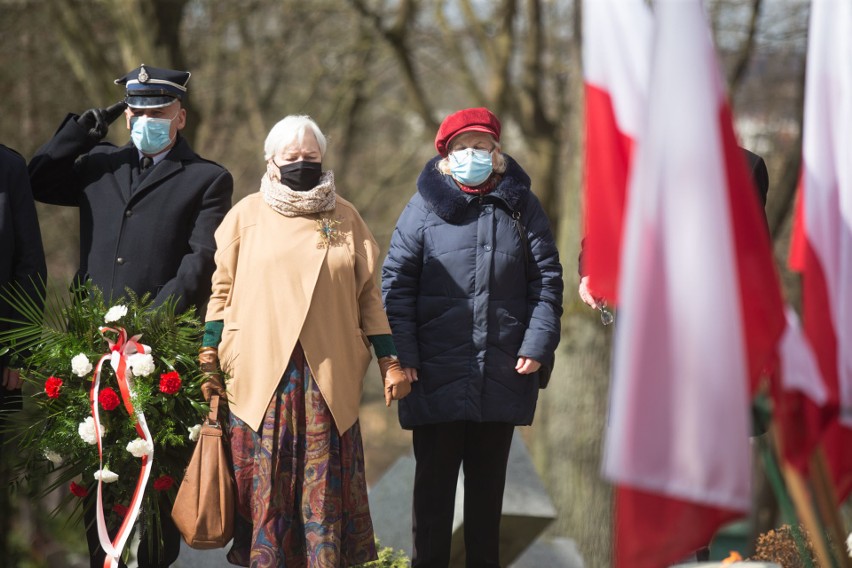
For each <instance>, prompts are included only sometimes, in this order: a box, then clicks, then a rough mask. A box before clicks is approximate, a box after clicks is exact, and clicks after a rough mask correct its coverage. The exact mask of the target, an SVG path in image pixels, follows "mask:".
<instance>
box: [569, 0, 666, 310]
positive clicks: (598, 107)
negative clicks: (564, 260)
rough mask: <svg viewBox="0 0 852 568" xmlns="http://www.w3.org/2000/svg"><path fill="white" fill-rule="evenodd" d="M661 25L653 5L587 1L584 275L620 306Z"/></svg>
mask: <svg viewBox="0 0 852 568" xmlns="http://www.w3.org/2000/svg"><path fill="white" fill-rule="evenodd" d="M652 31H653V21H652V16H651V12H650V10H649V9H648V6H647V5H646V4H645V0H586V2H585V3H584V4H583V74H584V83H585V99H586V126H585V128H586V132H585V137H586V143H585V148H586V156H585V162H586V163H585V174H584V180H583V184H584V204H585V209H584V224H585V237H584V242H583V253H582V254H583V260H582V264H583V268H582V270H583V274H584V275H588V276H589V288H590V290H591V292H592V294H593V295H594V296H596V297H602V298H606V300H607V301H608V302H609V303H610V304H615V302H616V300H617V298H616V294H617V285H618V266H619V258H620V256H621V253H620V251H621V237H622V226H623V217H624V207H625V197H626V193H627V191H626V190H627V179H628V176H629V172H630V163H631V158H632V156H633V154H634V148H635V143H636V139H637V138H638V136H639V132H640V130H641V128H642V123H643V120H644V116H645V111H646V100H647V93H648V77H649V76H650V70H649V67H650V64H651V40H652V37H651V34H652Z"/></svg>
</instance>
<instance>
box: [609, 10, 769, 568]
mask: <svg viewBox="0 0 852 568" xmlns="http://www.w3.org/2000/svg"><path fill="white" fill-rule="evenodd" d="M654 11H655V36H654V42H653V48H652V60H651V75H650V83H649V92H648V104H647V121H646V122H645V124H644V126H643V128H642V131H641V136H640V138H639V140H638V143H637V145H636V147H637V154H636V160H635V163H636V167H635V171H634V172H633V173H632V174H631V177H630V188H629V191H630V202H629V206H628V209H627V212H626V219H625V223H626V225H625V229H624V230H625V237H626V238H625V239H624V254H623V255H622V259H621V271H620V276H619V300H620V302H619V306H620V310H619V322H618V325H617V326H616V329H615V334H616V336H615V348H614V349H615V352H614V359H613V379H612V389H611V406H610V424H609V428H608V431H607V436H606V447H605V457H604V474H605V476H606V477H607V478H608V479H609V480H611V481H612V482H613V483H614V484H615V498H616V511H615V516H616V518H615V564H616V566H618V567H629V568H660V567H662V566H668V565H670V564H673V563H675V562H677V561H678V560H680V559H683V558H684V557H686V556H688V555H689V554H691V553H693V552H694V551H695V550H696V549H698V548H701V547H703V546H706V545H707V544H708V543H709V542H710V540H711V538H712V536H713V534H714V533H715V532H716V530H717V529H718V528H719V527H720V526H721V525H722V524H723V523H725V522H727V521H729V520H732V519H735V518H738V517H741V516H744V515H746V514H747V512H748V510H749V508H750V504H751V500H750V484H749V482H750V476H751V452H750V448H749V435H750V432H751V425H750V401H751V395H752V394H753V391H754V388H755V386H756V384H757V379H758V377H759V376H760V374H761V371H762V369H763V368H764V367H765V366H766V365H768V364H769V362H770V361H774V355H775V350H776V347H777V345H778V343H779V341H780V339H781V336H782V332H783V331H784V327H785V316H784V308H783V302H782V299H781V293H780V288H779V286H778V280H777V275H776V273H775V268H774V265H773V259H772V254H771V248H770V243H769V237H768V235H767V233H766V228H765V225H764V221H763V217H762V213H761V211H760V208H759V203H758V200H757V197H756V196H755V191H754V187H753V183H752V180H751V178H750V175H749V172H748V170H747V167H746V162H745V158H744V155H743V152H742V150H741V149H740V148H739V146H738V145H737V142H736V139H735V137H734V131H733V126H732V121H731V112H730V109H729V107H728V104H727V100H726V95H725V92H724V87H723V83H722V79H721V76H720V72H719V66H718V62H717V59H716V54H715V50H714V47H713V43H712V38H711V35H710V30H709V26H708V24H707V20H706V18H705V14H704V9H703V7H702V4H701V2H700V0H657V1H656V2H654Z"/></svg>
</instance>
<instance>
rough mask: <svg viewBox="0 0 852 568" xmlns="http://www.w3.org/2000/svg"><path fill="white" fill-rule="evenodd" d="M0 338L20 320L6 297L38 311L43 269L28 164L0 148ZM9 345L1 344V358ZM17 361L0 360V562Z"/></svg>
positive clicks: (17, 396) (7, 515) (8, 515)
mask: <svg viewBox="0 0 852 568" xmlns="http://www.w3.org/2000/svg"><path fill="white" fill-rule="evenodd" d="M0 243H3V246H2V247H0V332H7V331H12V330H14V329H15V324H14V323H12V322H11V321H9V320H24V319H25V318H24V317H23V316H21V315H19V314H18V313H17V311H16V310H15V309H14V308H13V307H12V306H11V305H9V302H8V301H7V300H6V299H5V298H6V294H7V293H12V294H14V295H17V294H18V293H23V294H24V295H25V296H27V297H29V299H30V300H31V301H32V302H33V304H34V305H36V306H41V305H43V301H44V289H43V286H44V283H45V281H46V280H47V267H46V265H45V261H44V247H43V246H42V242H41V232H40V231H39V225H38V216H37V215H36V208H35V203H34V202H33V196H32V192H31V191H30V178H29V177H28V176H27V163H26V161H25V160H24V158H23V157H21V156H20V155H19V154H18V153H17V152H15V151H13V150H11V149H10V148H7V147H6V146H3V145H2V144H0ZM6 347H10V346H8V345H5V346H4V345H3V344H2V343H0V353H3V352H4V351H5V348H6ZM19 364H20V362H19V361H18V356H15V355H13V354H12V353H5V354H3V355H0V379H2V384H0V487H2V489H0V558H6V557H7V538H8V535H9V533H10V531H11V523H12V511H11V503H10V500H9V491H8V489H9V484H10V482H9V474H10V472H9V465H10V464H9V461H10V458H9V456H10V455H12V454H14V453H15V448H14V447H12V444H11V442H9V445H10V447H8V448H5V447H4V445H5V442H6V441H5V440H4V429H5V427H6V422H7V419H8V417H9V413H11V412H15V411H18V410H20V409H21V403H22V400H21V383H22V379H21V375H20V372H19Z"/></svg>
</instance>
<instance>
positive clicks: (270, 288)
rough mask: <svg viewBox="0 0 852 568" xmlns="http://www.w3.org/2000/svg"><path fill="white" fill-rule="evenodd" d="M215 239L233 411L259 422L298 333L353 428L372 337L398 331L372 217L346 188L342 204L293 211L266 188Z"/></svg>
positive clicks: (212, 314)
mask: <svg viewBox="0 0 852 568" xmlns="http://www.w3.org/2000/svg"><path fill="white" fill-rule="evenodd" d="M323 228H325V230H324V231H323V230H322V229H323ZM324 235H325V236H324ZM216 246H217V250H216V272H215V273H214V274H213V283H212V287H213V290H212V296H211V297H210V302H209V304H208V309H207V321H215V320H223V321H224V329H223V331H222V341H221V343H220V344H219V361H220V364H221V366H222V370H223V371H225V372H226V373H227V374H228V376H229V378H228V382H227V387H226V388H227V392H228V400H229V406H230V410H231V412H233V413H234V414H235V415H236V416H237V417H239V418H240V419H241V420H243V421H244V422H245V423H246V424H248V425H249V426H251V427H252V428H254V429H255V430H257V429H259V428H260V425H261V423H262V421H263V416H264V414H265V412H266V408H267V406H268V405H269V403H270V401H271V399H272V395H273V393H274V392H275V389H276V387H277V386H278V383H279V381H280V380H281V378H282V376H283V374H284V371H285V370H286V368H287V364H288V362H289V360H290V355H291V354H292V352H293V348H294V347H295V345H296V342H297V341H299V342H301V345H302V348H303V349H304V352H305V357H306V359H307V362H308V365H309V366H310V369H311V372H312V373H313V376H314V379H315V380H316V382H317V385H318V386H319V389H320V392H321V393H322V396H323V398H324V399H325V402H326V404H328V406H329V409H330V410H331V414H332V416H333V418H334V422H335V424H336V426H337V429H338V431H339V432H340V433H343V432H345V431H346V430H348V429H349V428H350V427H351V426H352V425H353V424H354V423H355V421H356V420H357V419H358V407H359V405H360V402H361V390H362V385H363V378H364V374H365V372H366V370H367V365H368V364H369V362H370V359H371V357H372V355H371V353H370V343H369V340H368V339H367V336H368V335H379V334H389V333H390V326H389V325H388V320H387V316H386V315H385V312H384V309H383V307H382V299H381V294H380V292H379V288H378V286H377V281H376V280H377V276H376V271H377V267H378V262H379V259H378V254H379V248H378V246H377V245H376V241H375V239H374V238H373V235H372V233H371V232H370V230H369V229H368V228H367V225H366V224H365V223H364V220H363V219H361V216H360V215H359V214H358V212H357V211H356V210H355V208H354V207H353V206H352V204H351V203H349V202H348V201H346V200H344V199H341V198H340V197H339V196H338V197H337V206H336V208H335V209H334V210H333V211H327V212H324V213H317V214H311V215H304V216H298V217H285V216H283V215H281V214H279V213H277V212H276V211H274V210H273V209H272V208H271V207H270V206H269V205H267V204H266V203H265V202H264V200H263V196H262V195H261V193H259V192H258V193H254V194H251V195H249V196H248V197H246V198H244V199H242V200H241V201H240V202H239V203H237V205H235V206H234V207H233V208H232V209H231V211H230V212H229V213H228V214H227V215H226V216H225V219H224V220H223V221H222V224H221V225H220V226H219V228H218V230H217V231H216Z"/></svg>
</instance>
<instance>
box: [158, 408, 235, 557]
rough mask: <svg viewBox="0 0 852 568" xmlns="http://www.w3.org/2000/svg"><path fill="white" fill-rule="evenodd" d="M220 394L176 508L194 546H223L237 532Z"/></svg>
mask: <svg viewBox="0 0 852 568" xmlns="http://www.w3.org/2000/svg"><path fill="white" fill-rule="evenodd" d="M218 409H219V397H218V396H217V395H214V396H211V397H210V414H209V415H208V416H207V420H205V421H204V424H203V425H202V426H201V432H200V433H199V436H198V442H197V443H196V446H195V451H193V453H192V459H191V460H190V461H189V466H188V467H187V468H186V474H185V475H184V477H183V482H181V484H180V487H179V488H178V492H177V497H175V504H174V507H173V508H172V520H174V522H175V525H176V526H177V528H178V530H179V531H180V534H181V535H182V536H183V540H184V541H186V544H188V545H189V546H190V547H192V548H197V549H202V550H203V549H209V548H223V547H224V546H225V545H226V544H228V542H229V541H230V540H231V537H232V536H233V534H234V479H233V470H232V469H231V463H230V460H229V459H228V452H227V450H226V448H225V440H224V439H223V438H222V428H221V426H220V425H219V421H218Z"/></svg>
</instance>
